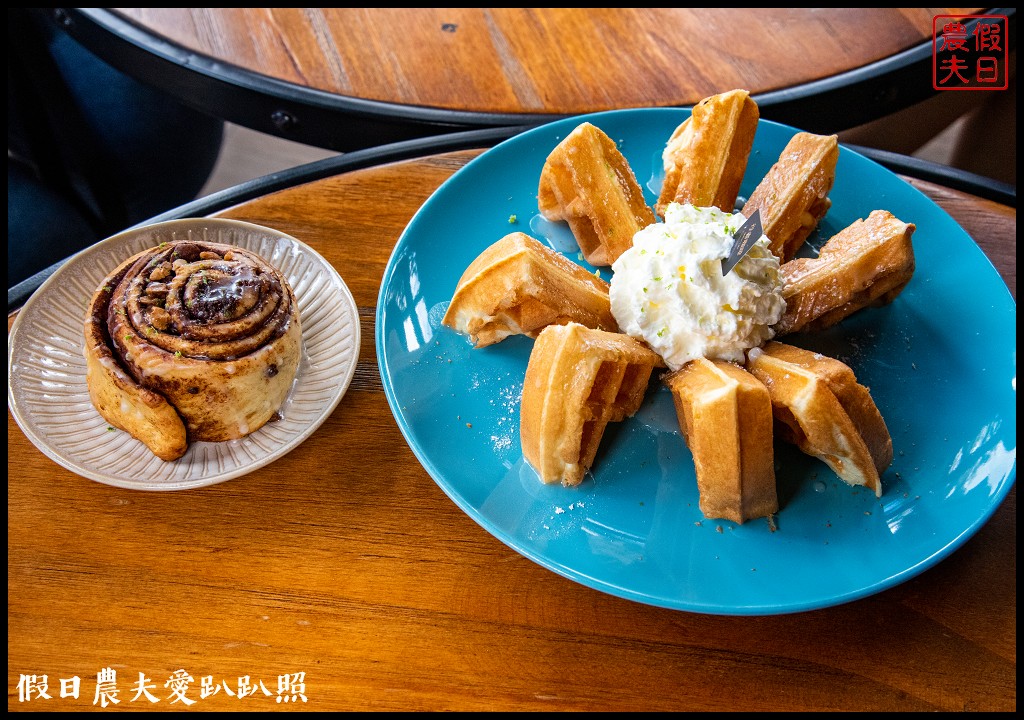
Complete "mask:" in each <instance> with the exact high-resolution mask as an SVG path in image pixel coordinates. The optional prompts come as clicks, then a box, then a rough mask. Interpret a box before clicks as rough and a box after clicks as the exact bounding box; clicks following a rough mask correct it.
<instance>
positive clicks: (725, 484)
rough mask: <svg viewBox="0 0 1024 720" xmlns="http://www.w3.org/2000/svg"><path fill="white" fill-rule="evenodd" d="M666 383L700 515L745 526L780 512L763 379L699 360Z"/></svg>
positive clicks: (736, 368)
mask: <svg viewBox="0 0 1024 720" xmlns="http://www.w3.org/2000/svg"><path fill="white" fill-rule="evenodd" d="M664 382H665V384H666V385H668V387H669V388H670V389H671V390H672V399H673V402H674V403H675V406H676V414H677V415H678V416H679V427H680V429H681V430H682V434H683V437H684V438H685V439H686V444H687V445H688V446H689V448H690V451H691V452H692V453H693V461H694V466H695V468H696V472H697V487H698V489H699V491H700V509H701V512H703V513H704V516H705V517H707V518H724V519H726V520H732V521H733V522H737V523H743V522H745V521H747V520H751V519H753V518H759V517H767V516H768V515H771V514H773V513H776V512H778V509H779V501H778V497H777V495H776V491H775V466H774V454H775V453H774V448H773V444H772V443H773V440H772V437H773V435H772V424H773V420H772V402H771V398H770V397H769V395H768V390H767V389H766V388H765V386H764V385H763V384H762V383H761V381H760V380H758V379H757V378H755V377H754V376H753V375H751V374H750V373H749V372H747V371H746V370H744V369H743V368H741V367H739V366H738V365H733V364H732V363H728V362H724V361H722V360H708V359H706V358H697V359H696V360H691V361H690V362H688V363H687V364H686V365H684V366H683V367H682V368H680V369H679V370H677V371H676V372H674V373H672V374H670V375H668V376H666V377H665V378H664Z"/></svg>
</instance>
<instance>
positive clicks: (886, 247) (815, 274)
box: [775, 210, 916, 335]
mask: <svg viewBox="0 0 1024 720" xmlns="http://www.w3.org/2000/svg"><path fill="white" fill-rule="evenodd" d="M915 229H916V227H915V226H914V225H911V224H909V223H905V222H903V221H902V220H899V219H897V218H896V217H895V216H894V215H893V214H892V213H890V212H888V211H886V210H875V211H874V212H872V213H871V214H870V215H868V218H867V220H857V221H856V222H855V223H853V224H852V225H850V226H849V227H848V228H846V229H845V230H843V231H842V232H840V233H839V234H837V235H835V236H834V237H832V238H831V239H830V240H829V241H828V242H827V243H825V245H824V246H822V248H821V251H820V252H819V253H818V257H816V258H796V259H794V260H790V261H789V262H788V263H785V264H783V266H782V283H783V284H782V296H783V298H785V300H786V312H785V313H784V314H783V316H782V318H781V319H780V320H779V322H778V323H776V325H775V333H776V335H785V334H786V333H793V332H801V331H812V330H823V329H824V328H827V327H829V326H831V325H835V324H836V323H837V322H839V321H840V320H842V319H843V318H845V317H847V316H849V315H851V314H853V313H855V312H856V311H857V310H860V309H861V308H864V307H867V306H869V305H884V304H886V303H889V302H892V300H893V299H894V298H895V297H896V296H897V295H899V294H900V292H901V291H902V290H903V288H904V287H906V285H907V283H908V282H910V278H911V276H913V274H914V266H915V263H914V247H913V245H912V244H911V241H910V237H911V235H913V233H914V230H915Z"/></svg>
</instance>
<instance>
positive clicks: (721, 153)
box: [654, 90, 760, 217]
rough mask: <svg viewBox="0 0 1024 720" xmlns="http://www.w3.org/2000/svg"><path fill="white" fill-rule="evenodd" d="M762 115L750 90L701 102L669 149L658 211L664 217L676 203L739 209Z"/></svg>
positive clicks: (734, 91)
mask: <svg viewBox="0 0 1024 720" xmlns="http://www.w3.org/2000/svg"><path fill="white" fill-rule="evenodd" d="M759 116H760V113H759V112H758V109H757V103H755V102H754V101H753V100H751V99H750V93H748V92H747V91H746V90H730V91H729V92H726V93H722V94H720V95H712V96H711V97H709V98H705V99H703V100H701V101H700V102H699V103H697V105H696V106H694V108H693V114H692V115H691V116H690V117H689V118H687V119H686V120H684V121H683V123H682V124H681V125H680V126H679V127H677V128H676V130H675V132H673V133H672V137H670V138H669V141H668V144H667V145H666V146H665V151H664V153H663V160H664V163H665V181H664V182H663V183H662V186H661V195H660V196H659V198H658V203H657V204H656V205H655V206H654V207H655V210H656V211H657V213H658V215H660V216H662V217H664V216H665V208H666V207H667V206H668V204H669V203H671V202H677V203H681V204H686V203H689V204H690V205H696V206H697V207H711V206H714V207H717V208H719V209H720V210H724V211H725V212H728V213H731V212H733V211H734V210H735V207H736V196H737V195H739V192H740V183H741V182H743V173H744V172H746V170H747V158H748V157H749V155H750V149H751V147H753V145H754V133H755V132H756V131H757V121H758V118H759Z"/></svg>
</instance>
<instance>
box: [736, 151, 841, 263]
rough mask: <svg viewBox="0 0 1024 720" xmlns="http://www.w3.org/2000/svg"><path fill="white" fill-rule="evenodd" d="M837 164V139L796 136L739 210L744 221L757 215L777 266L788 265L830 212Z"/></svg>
mask: <svg viewBox="0 0 1024 720" xmlns="http://www.w3.org/2000/svg"><path fill="white" fill-rule="evenodd" d="M838 160H839V140H838V137H837V136H835V135H812V134H811V133H798V134H796V135H794V136H793V139H792V140H790V141H789V143H788V144H787V145H786V148H785V149H784V150H783V151H782V154H781V155H779V159H778V161H777V162H776V163H775V164H774V165H773V166H772V167H771V169H770V170H769V171H768V174H766V175H765V176H764V178H763V179H762V180H761V182H760V183H759V184H758V186H757V187H756V188H755V189H754V192H753V193H751V195H750V199H749V200H747V202H746V204H745V205H744V206H743V211H742V212H743V214H744V215H746V216H747V217H750V216H751V215H753V214H754V211H755V210H760V211H761V224H762V227H764V234H765V235H767V236H768V239H769V241H771V245H770V247H771V250H772V252H773V253H775V254H776V255H777V256H778V258H779V261H780V262H787V261H788V260H792V259H793V257H794V256H795V255H796V253H797V250H799V249H800V246H801V245H803V243H804V241H805V240H806V239H807V236H808V235H810V234H811V232H812V231H813V230H814V228H816V227H817V226H818V221H820V220H821V218H823V217H825V213H826V212H828V209H829V208H830V207H832V201H831V200H829V199H828V194H829V192H830V191H831V190H832V184H833V183H834V182H835V179H836V162H837V161H838Z"/></svg>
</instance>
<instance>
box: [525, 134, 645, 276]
mask: <svg viewBox="0 0 1024 720" xmlns="http://www.w3.org/2000/svg"><path fill="white" fill-rule="evenodd" d="M537 204H538V206H539V208H540V212H541V213H542V214H543V215H544V217H545V218H547V219H548V220H565V221H566V222H568V223H569V227H570V228H572V232H573V235H575V236H576V242H577V243H578V244H579V246H580V250H581V251H582V252H583V256H584V257H585V258H586V259H587V262H589V263H590V264H591V265H611V264H612V263H613V262H615V260H617V259H618V257H619V255H621V254H622V253H624V252H625V251H626V250H628V249H629V248H630V247H632V245H633V236H634V235H635V234H636V233H637V231H638V230H641V229H643V228H645V227H647V226H648V225H650V224H651V223H653V222H654V221H655V217H654V211H653V210H651V208H649V207H648V206H647V203H646V201H645V200H644V193H643V190H641V188H640V184H639V183H638V182H637V180H636V176H635V175H634V174H633V171H632V169H630V167H629V163H628V162H627V161H626V158H625V157H623V155H622V153H621V152H619V149H618V147H616V145H615V142H614V141H613V140H612V139H611V138H610V137H608V136H607V135H606V134H605V133H604V132H603V131H602V130H600V129H599V128H597V127H596V126H594V125H592V124H590V123H588V122H585V123H582V124H580V125H579V126H577V127H576V129H575V130H573V131H572V132H571V133H569V135H568V136H567V137H566V138H565V139H564V140H563V141H562V142H560V143H559V144H558V146H557V147H555V149H554V150H552V151H551V154H550V155H548V158H547V160H546V161H545V162H544V167H543V169H542V170H541V174H540V186H539V188H538V191H537Z"/></svg>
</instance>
